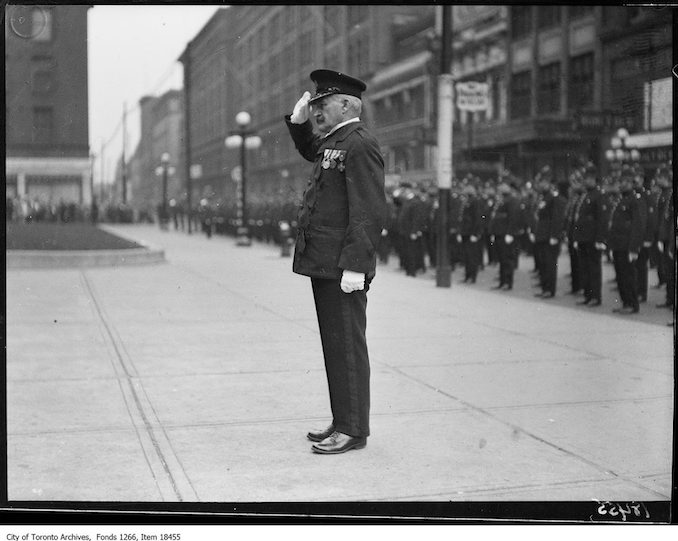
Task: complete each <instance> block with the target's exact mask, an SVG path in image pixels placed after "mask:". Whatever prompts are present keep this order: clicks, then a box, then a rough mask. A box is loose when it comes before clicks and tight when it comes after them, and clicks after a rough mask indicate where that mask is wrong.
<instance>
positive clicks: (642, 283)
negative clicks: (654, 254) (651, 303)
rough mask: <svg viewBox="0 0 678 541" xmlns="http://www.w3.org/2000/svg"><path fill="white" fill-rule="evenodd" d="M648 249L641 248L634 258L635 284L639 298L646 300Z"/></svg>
mask: <svg viewBox="0 0 678 541" xmlns="http://www.w3.org/2000/svg"><path fill="white" fill-rule="evenodd" d="M649 261H650V249H649V248H645V247H643V248H641V249H640V251H639V252H638V259H636V286H637V290H638V295H639V296H640V298H641V299H643V300H647V289H648V274H649V268H648V263H649Z"/></svg>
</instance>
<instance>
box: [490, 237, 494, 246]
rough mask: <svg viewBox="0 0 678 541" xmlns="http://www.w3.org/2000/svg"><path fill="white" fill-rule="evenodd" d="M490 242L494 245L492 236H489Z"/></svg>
mask: <svg viewBox="0 0 678 541" xmlns="http://www.w3.org/2000/svg"><path fill="white" fill-rule="evenodd" d="M490 242H491V243H492V244H494V235H490Z"/></svg>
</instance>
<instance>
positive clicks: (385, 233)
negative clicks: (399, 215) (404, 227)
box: [381, 229, 388, 237]
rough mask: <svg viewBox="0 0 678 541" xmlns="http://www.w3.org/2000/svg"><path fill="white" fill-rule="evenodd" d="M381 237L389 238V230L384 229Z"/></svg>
mask: <svg viewBox="0 0 678 541" xmlns="http://www.w3.org/2000/svg"><path fill="white" fill-rule="evenodd" d="M381 236H382V237H387V236H388V229H382V230H381Z"/></svg>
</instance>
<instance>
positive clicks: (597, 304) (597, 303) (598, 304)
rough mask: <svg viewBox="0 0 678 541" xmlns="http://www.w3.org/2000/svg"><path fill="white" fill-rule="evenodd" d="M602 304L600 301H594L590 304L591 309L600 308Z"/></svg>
mask: <svg viewBox="0 0 678 541" xmlns="http://www.w3.org/2000/svg"><path fill="white" fill-rule="evenodd" d="M601 304H602V302H600V299H594V300H592V301H591V302H590V303H589V308H592V307H594V306H600V305H601Z"/></svg>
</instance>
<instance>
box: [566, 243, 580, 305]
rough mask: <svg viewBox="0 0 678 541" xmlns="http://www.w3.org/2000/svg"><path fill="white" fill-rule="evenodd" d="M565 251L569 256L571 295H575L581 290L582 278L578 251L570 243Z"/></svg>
mask: <svg viewBox="0 0 678 541" xmlns="http://www.w3.org/2000/svg"><path fill="white" fill-rule="evenodd" d="M567 251H568V253H569V254H570V279H571V288H572V293H577V292H578V291H581V289H582V278H581V275H580V272H581V265H580V264H579V251H578V250H577V248H575V247H574V244H573V243H572V242H568V243H567Z"/></svg>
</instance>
